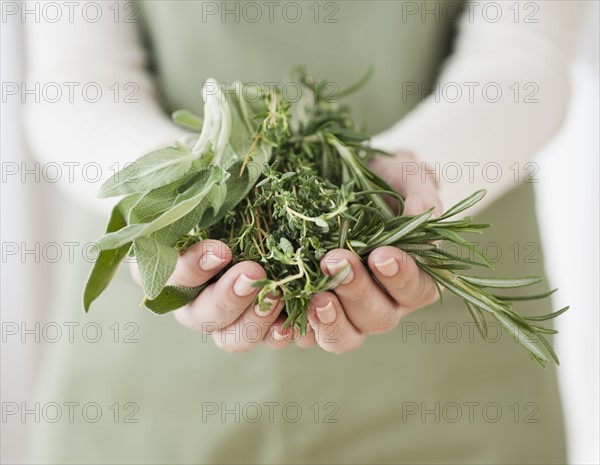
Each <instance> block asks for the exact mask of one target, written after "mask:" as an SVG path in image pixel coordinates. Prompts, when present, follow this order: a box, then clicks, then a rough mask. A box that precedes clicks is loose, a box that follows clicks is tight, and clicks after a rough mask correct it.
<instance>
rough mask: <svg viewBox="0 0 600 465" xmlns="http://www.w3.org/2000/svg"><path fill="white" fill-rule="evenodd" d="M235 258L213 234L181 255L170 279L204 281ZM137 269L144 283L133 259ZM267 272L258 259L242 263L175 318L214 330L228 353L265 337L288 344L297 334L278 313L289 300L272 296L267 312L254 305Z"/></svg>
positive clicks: (271, 342)
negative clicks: (258, 283)
mask: <svg viewBox="0 0 600 465" xmlns="http://www.w3.org/2000/svg"><path fill="white" fill-rule="evenodd" d="M231 259H232V253H231V250H230V249H229V247H228V246H227V245H226V244H224V243H223V242H220V241H215V240H210V239H208V240H205V241H202V242H199V243H197V244H195V245H193V246H192V247H190V248H189V249H188V250H187V251H186V252H185V253H184V254H183V255H181V256H180V257H179V260H178V262H177V267H176V268H175V271H174V273H173V275H172V276H171V278H170V279H169V282H168V283H169V284H172V285H178V286H185V287H195V286H199V285H201V284H204V283H206V282H207V281H209V280H210V279H211V278H212V277H213V276H215V275H216V274H217V273H219V272H220V271H221V270H222V269H223V268H225V267H226V266H227V264H228V263H229V262H230V261H231ZM131 272H132V275H133V277H134V279H135V280H136V282H138V284H140V283H141V281H140V277H139V271H138V268H137V264H135V263H134V264H132V267H131ZM265 276H266V273H265V271H264V269H263V268H262V267H261V266H260V265H259V264H258V263H255V262H250V261H246V262H240V263H237V264H236V265H234V266H232V267H231V268H230V269H229V270H227V271H226V272H225V273H224V274H223V276H221V277H220V278H219V280H218V281H216V282H214V283H212V284H210V285H208V286H207V287H206V288H205V289H204V290H203V291H202V292H201V293H200V295H198V297H196V299H195V300H194V301H193V302H191V303H189V304H188V305H186V306H185V307H182V308H179V309H177V310H175V312H174V314H175V318H176V319H177V321H178V322H179V323H181V324H182V325H183V326H185V327H187V328H190V329H192V330H194V331H198V332H200V333H204V334H210V335H211V336H212V338H213V340H214V341H215V344H216V345H217V347H219V348H221V349H223V350H225V351H226V352H247V351H248V350H250V349H252V348H254V347H256V346H257V345H258V344H259V343H261V342H265V343H266V344H267V345H268V346H269V347H270V348H280V347H283V346H285V345H287V344H288V342H289V341H290V339H291V338H293V335H289V334H287V335H286V334H285V333H288V332H289V331H282V330H281V325H282V324H283V321H284V318H283V315H282V316H281V318H278V317H279V316H280V313H281V310H282V309H283V302H282V301H281V300H280V299H279V298H278V297H274V298H273V299H269V300H270V301H269V303H270V310H269V311H267V312H262V311H260V310H259V309H258V306H255V305H254V298H255V297H256V294H258V292H259V290H260V288H259V287H253V286H252V284H253V283H254V281H256V280H258V279H263V278H264V277H265ZM282 333H284V334H282ZM301 339H302V338H301Z"/></svg>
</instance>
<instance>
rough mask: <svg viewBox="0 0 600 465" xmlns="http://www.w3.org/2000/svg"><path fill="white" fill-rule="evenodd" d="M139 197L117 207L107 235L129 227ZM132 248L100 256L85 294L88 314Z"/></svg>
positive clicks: (134, 197)
mask: <svg viewBox="0 0 600 465" xmlns="http://www.w3.org/2000/svg"><path fill="white" fill-rule="evenodd" d="M139 197H140V196H139V194H133V195H130V196H128V197H125V198H124V199H122V200H121V201H120V202H119V203H118V204H117V205H115V207H114V208H113V211H112V214H111V216H110V220H109V221H108V226H107V227H106V232H107V233H111V232H115V231H118V230H120V229H122V228H124V227H125V226H127V214H128V212H129V209H130V208H131V207H132V206H133V204H134V203H135V202H137V200H138V199H139ZM130 248H131V243H127V244H124V245H122V246H121V247H119V248H117V249H114V250H102V251H101V252H100V253H99V254H98V257H96V261H95V262H94V266H93V268H92V271H91V273H90V276H89V277H88V280H87V283H86V285H85V290H84V292H83V308H84V309H85V311H86V313H87V312H88V311H89V309H90V305H91V304H92V302H93V301H94V300H96V298H98V296H99V295H100V294H101V293H102V292H103V291H104V289H106V287H107V286H108V285H109V284H110V282H111V280H112V278H113V277H114V275H115V273H116V272H117V269H118V268H119V265H120V264H121V262H122V261H123V259H124V258H125V256H126V255H127V252H129V249H130Z"/></svg>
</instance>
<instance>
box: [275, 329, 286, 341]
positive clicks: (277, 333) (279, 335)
mask: <svg viewBox="0 0 600 465" xmlns="http://www.w3.org/2000/svg"><path fill="white" fill-rule="evenodd" d="M283 331H285V334H282V333H281V332H283ZM287 335H288V332H287V331H286V330H284V329H281V326H280V327H279V328H276V329H275V330H274V331H273V339H274V340H276V341H283V340H285V338H286V337H287Z"/></svg>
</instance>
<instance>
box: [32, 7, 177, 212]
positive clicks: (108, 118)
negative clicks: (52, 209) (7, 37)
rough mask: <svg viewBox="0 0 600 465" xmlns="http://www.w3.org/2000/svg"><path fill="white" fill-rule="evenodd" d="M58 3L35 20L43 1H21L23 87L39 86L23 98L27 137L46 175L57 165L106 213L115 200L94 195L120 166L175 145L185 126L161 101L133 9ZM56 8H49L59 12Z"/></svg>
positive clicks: (75, 193)
mask: <svg viewBox="0 0 600 465" xmlns="http://www.w3.org/2000/svg"><path fill="white" fill-rule="evenodd" d="M57 3H58V5H60V9H61V13H62V16H61V18H60V21H57V22H51V21H48V18H44V17H43V16H42V17H41V18H35V16H34V14H35V9H36V8H38V9H39V8H40V4H42V2H38V1H27V2H25V4H24V6H23V9H26V8H28V9H29V11H32V12H33V13H31V14H30V15H28V17H27V18H26V20H25V39H26V48H27V70H26V73H27V79H26V83H24V86H25V88H26V89H28V90H30V91H31V90H33V91H34V92H35V94H33V95H31V94H24V95H23V96H22V99H23V100H24V101H25V106H24V111H23V114H24V127H25V135H26V140H27V144H28V146H29V149H30V150H31V152H32V154H33V156H34V157H35V158H36V159H37V160H38V161H39V163H40V165H41V168H40V170H41V172H42V174H43V173H44V167H45V166H46V165H47V166H50V165H54V166H56V165H58V167H59V168H60V170H61V172H62V176H61V179H60V180H59V181H58V183H57V184H59V185H60V186H61V187H63V188H64V190H65V192H66V194H67V195H69V196H70V197H71V198H73V199H75V200H77V201H80V202H81V203H83V204H84V205H85V206H86V207H88V208H91V209H93V210H95V211H97V212H101V213H106V211H108V210H109V209H110V208H111V207H112V205H113V204H114V203H115V200H114V199H107V200H103V201H101V200H99V199H97V198H96V194H97V192H98V189H99V187H100V185H101V184H102V182H103V181H104V180H105V179H107V178H108V177H109V176H110V175H112V174H114V172H115V171H114V170H115V169H116V167H117V166H119V167H122V166H123V164H124V163H126V162H130V161H133V160H135V159H136V158H138V157H139V156H141V155H143V154H144V153H146V152H149V151H151V150H154V149H157V148H159V147H162V146H166V145H170V144H172V143H173V142H174V141H175V140H177V139H179V138H181V137H182V136H183V135H184V134H185V131H183V130H181V129H179V128H177V127H176V126H175V125H174V124H172V123H171V121H170V118H169V116H168V115H167V114H165V112H164V111H163V109H162V108H161V106H160V104H159V100H158V97H157V91H156V88H155V84H154V82H153V79H152V76H151V74H150V73H149V72H148V58H147V54H146V51H145V49H144V47H143V46H142V43H141V39H140V33H139V31H138V24H137V23H135V22H126V18H127V16H128V14H129V13H131V11H126V10H125V9H124V8H125V6H124V5H125V4H120V5H119V8H121V9H120V10H119V17H118V18H117V19H116V17H115V14H116V11H115V5H116V2H91V3H93V4H95V5H94V7H93V8H92V7H90V8H87V9H86V10H85V11H84V10H83V8H84V6H85V5H86V4H87V3H86V2H83V3H79V2H57ZM69 3H70V4H71V6H69ZM75 3H77V4H78V5H75V8H76V9H75V10H72V11H73V14H72V16H71V17H69V8H73V5H74V4H75ZM126 3H127V4H129V5H133V2H126ZM42 5H43V4H42ZM55 11H57V10H54V11H49V10H47V11H45V14H46V15H47V16H48V17H50V15H51V14H52V18H54V17H55V15H56V13H55ZM98 11H100V15H101V16H100V19H99V20H97V21H96V18H97V15H98ZM39 14H40V15H43V14H44V10H41V11H40V13H39ZM36 19H38V20H37V21H36ZM129 19H130V20H131V19H133V21H136V18H135V17H134V18H129ZM117 89H118V90H117ZM98 90H100V92H101V96H100V97H99V98H98V97H97V96H98ZM58 91H60V92H61V94H62V95H61V96H60V99H57V95H58ZM96 99H97V101H96V102H95V103H94V101H95V100H96ZM111 166H112V168H111ZM98 167H100V169H98ZM99 171H100V172H99ZM48 172H50V169H48ZM52 173H53V175H54V174H55V173H56V170H54V171H52Z"/></svg>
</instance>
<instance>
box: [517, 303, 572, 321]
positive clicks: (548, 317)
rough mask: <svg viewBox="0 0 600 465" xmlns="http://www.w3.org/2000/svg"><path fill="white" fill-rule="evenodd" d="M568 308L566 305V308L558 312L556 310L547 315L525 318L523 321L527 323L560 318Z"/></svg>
mask: <svg viewBox="0 0 600 465" xmlns="http://www.w3.org/2000/svg"><path fill="white" fill-rule="evenodd" d="M569 308H570V307H569V306H568V305H567V306H566V307H564V308H561V309H560V310H557V311H555V312H554V313H548V314H547V315H540V316H526V317H525V319H526V320H528V321H546V320H552V319H553V318H556V317H557V316H560V315H562V314H563V313H565V312H566V311H567V310H569Z"/></svg>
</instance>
